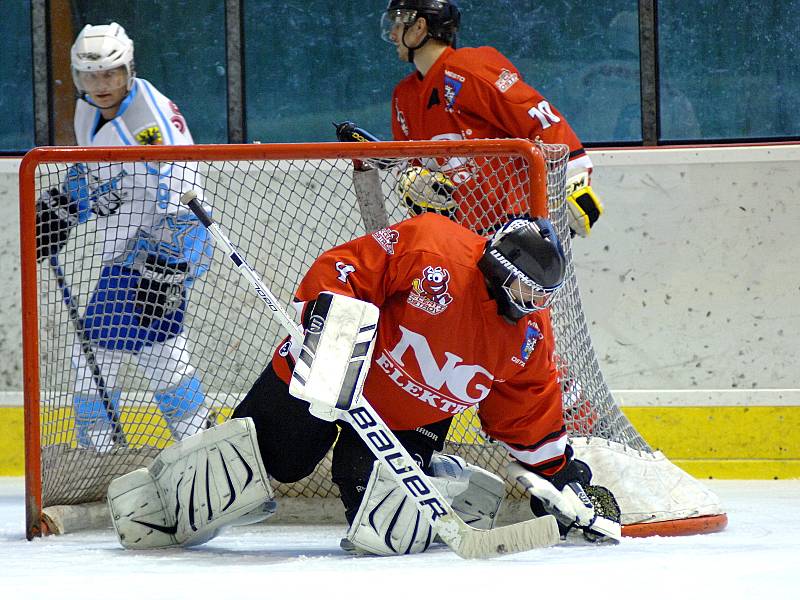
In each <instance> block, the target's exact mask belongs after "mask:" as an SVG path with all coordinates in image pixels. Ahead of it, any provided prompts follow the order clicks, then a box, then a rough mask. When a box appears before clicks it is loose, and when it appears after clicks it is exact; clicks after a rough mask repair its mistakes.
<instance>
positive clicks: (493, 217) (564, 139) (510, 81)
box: [391, 46, 592, 230]
mask: <svg viewBox="0 0 800 600" xmlns="http://www.w3.org/2000/svg"><path fill="white" fill-rule="evenodd" d="M391 109H392V134H393V136H394V139H396V140H460V139H483V138H522V139H529V140H535V139H536V138H539V139H541V140H542V141H543V142H545V143H549V144H566V145H567V146H568V147H569V151H570V162H569V167H568V170H569V171H570V172H575V171H580V170H590V171H591V168H592V163H591V160H590V159H589V157H588V156H587V154H586V151H585V150H584V148H583V145H582V144H581V141H580V140H579V139H578V136H577V135H575V132H574V131H573V130H572V127H570V125H569V124H568V123H567V120H566V119H565V118H564V117H563V115H561V113H560V112H559V111H558V110H557V109H556V108H555V107H553V106H552V105H550V103H549V102H548V101H547V100H546V99H545V98H544V97H543V96H542V95H541V94H540V93H539V92H537V91H536V90H535V89H533V88H532V87H531V86H529V85H528V84H526V83H525V82H524V81H522V78H521V76H520V74H519V71H517V69H516V67H514V65H513V64H512V63H511V62H510V61H509V60H508V59H507V58H506V57H505V56H503V55H502V54H500V52H498V51H497V50H495V49H494V48H491V47H488V46H484V47H481V48H460V49H458V50H455V49H453V48H447V49H445V51H444V52H443V53H442V55H441V56H440V57H439V58H438V59H437V61H436V62H435V63H434V64H433V66H432V67H431V68H430V70H429V71H428V72H427V73H426V74H425V76H424V77H423V76H421V74H420V73H419V72H418V71H415V72H414V73H412V74H411V75H409V76H408V77H406V78H405V79H403V80H402V81H401V82H400V83H399V84H398V85H397V87H396V88H395V90H394V94H393V95H392V108H391ZM499 165H500V163H499V161H497V160H494V159H493V160H488V159H484V161H483V163H482V164H481V163H479V164H472V165H457V164H451V165H439V166H440V167H441V170H442V171H444V172H448V171H450V172H451V173H452V172H457V171H459V168H461V169H462V170H463V171H465V174H464V175H463V176H462V177H463V180H462V178H460V177H458V176H457V177H452V176H451V178H452V179H454V182H455V183H456V184H457V185H458V187H457V193H458V194H459V195H460V196H462V198H457V200H459V204H460V206H462V207H463V209H462V211H461V212H462V213H463V214H461V215H458V216H457V218H458V220H459V221H461V222H465V223H466V224H468V225H470V226H471V227H473V228H475V229H479V230H480V229H487V228H489V227H491V226H492V225H494V224H496V222H497V221H498V220H500V217H502V216H504V215H503V214H492V213H497V212H499V213H505V214H519V213H520V211H522V212H528V207H527V206H526V204H527V197H526V196H525V194H526V193H527V191H526V190H524V189H523V188H525V187H526V183H525V180H524V178H522V179H520V177H519V176H518V175H514V174H513V173H512V174H511V178H509V176H508V175H505V176H503V177H500V176H498V177H494V178H492V179H494V180H495V181H498V180H499V181H500V182H501V186H502V187H503V189H495V190H493V191H491V190H488V189H486V187H487V184H486V181H487V179H488V178H489V177H488V175H489V174H490V173H492V172H493V171H496V170H497V167H498V166H499ZM505 169H506V170H509V169H508V166H507V165H506V167H505ZM470 171H471V174H472V177H471V178H469V179H467V177H468V175H469V174H470ZM503 182H504V183H503ZM496 186H497V184H495V187H496ZM475 188H479V190H475ZM487 193H488V194H489V196H488V197H487ZM500 195H503V197H502V198H500V197H499V196H500ZM492 196H494V197H492ZM492 206H494V208H492ZM498 206H499V207H503V208H502V210H500V211H498V209H497V207H498ZM520 206H521V208H520ZM530 208H531V209H532V212H534V213H541V212H542V211H541V210H535V208H534V207H530ZM537 216H547V215H546V214H538V215H537Z"/></svg>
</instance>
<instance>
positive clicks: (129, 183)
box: [75, 78, 203, 262]
mask: <svg viewBox="0 0 800 600" xmlns="http://www.w3.org/2000/svg"><path fill="white" fill-rule="evenodd" d="M101 121H102V116H101V114H100V109H98V108H96V107H94V106H92V105H91V104H89V103H88V102H86V101H85V100H82V99H81V100H78V103H77V105H76V107H75V137H76V139H77V141H78V145H79V146H135V145H188V144H193V143H194V140H193V139H192V134H191V133H190V131H189V127H188V126H187V125H186V121H185V119H184V118H183V115H182V114H181V112H180V110H179V109H178V107H177V106H176V105H175V103H174V102H172V101H171V100H170V99H169V98H167V97H166V96H164V95H163V94H162V93H161V92H159V91H158V90H157V89H156V88H155V87H154V86H153V85H152V84H151V83H150V82H148V81H146V80H144V79H140V78H135V79H134V80H133V85H132V87H131V91H130V92H129V93H128V95H127V96H126V97H125V99H124V100H123V101H122V104H121V105H120V109H119V112H118V113H117V116H116V117H115V118H114V119H112V120H111V121H107V122H105V123H103V124H102V125H100V123H101ZM98 125H100V126H99V127H98ZM87 168H88V187H89V190H90V192H89V194H90V196H91V198H90V204H91V208H92V210H93V212H94V213H95V214H97V215H98V217H100V218H102V219H103V220H104V221H105V222H104V223H102V224H98V225H99V226H98V233H99V235H100V236H101V241H102V245H103V248H102V253H103V262H110V261H112V260H114V259H115V258H118V257H119V256H120V255H122V254H123V253H124V252H125V251H126V248H128V242H129V240H133V239H135V238H137V237H141V236H142V235H143V234H150V233H151V230H153V229H162V228H163V221H164V216H165V215H169V214H176V213H178V212H181V213H185V212H187V209H186V208H185V207H183V206H182V205H181V204H180V202H179V198H180V196H181V195H182V194H183V193H185V192H187V191H189V190H195V191H196V192H197V194H198V196H199V197H200V198H201V200H202V197H203V186H202V184H203V181H202V177H201V176H200V174H199V173H198V172H197V164H196V163H112V164H109V163H92V164H88V165H87ZM152 233H153V234H154V237H156V238H160V237H161V235H159V232H156V231H152Z"/></svg>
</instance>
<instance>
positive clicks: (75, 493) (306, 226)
mask: <svg viewBox="0 0 800 600" xmlns="http://www.w3.org/2000/svg"><path fill="white" fill-rule="evenodd" d="M567 159H568V153H567V149H566V147H565V146H553V145H544V144H532V143H530V142H528V141H526V140H474V141H457V142H454V141H436V142H430V141H429V142H381V143H369V142H365V143H308V144H248V145H197V146H146V147H127V148H37V149H34V150H32V151H31V152H29V153H28V154H27V155H26V156H25V157H24V159H23V161H22V163H21V166H20V228H21V231H20V235H21V278H22V320H23V340H22V346H23V361H24V375H23V377H24V396H25V461H26V495H25V497H26V531H27V536H28V538H29V539H30V538H32V537H34V536H37V535H42V534H46V533H49V532H51V531H52V532H60V531H63V530H65V529H70V528H71V527H73V525H71V523H74V522H77V523H83V524H85V523H87V522H89V521H92V520H93V519H94V516H90V515H97V516H99V517H100V518H106V519H107V511H105V508H104V505H103V504H97V503H98V502H102V501H103V499H104V495H105V489H106V487H107V485H108V483H109V482H110V481H111V480H112V479H113V478H114V477H117V476H119V475H122V474H124V473H126V472H128V471H130V470H133V469H135V468H139V467H141V466H145V465H147V464H148V463H149V462H150V461H151V460H152V458H153V457H154V456H155V454H157V453H158V451H160V449H162V448H163V447H165V446H166V445H168V444H170V443H171V442H172V440H173V439H175V436H176V435H181V432H179V431H174V427H173V428H170V427H169V426H168V423H166V421H165V415H164V412H163V406H161V405H159V404H158V403H157V402H155V401H154V397H156V395H157V394H158V393H159V391H160V390H164V389H171V388H170V385H173V383H174V382H172V383H171V382H170V381H169V378H170V376H172V375H174V374H171V373H168V372H166V371H164V370H158V369H156V370H153V368H152V366H151V364H150V363H148V362H147V361H145V360H144V359H143V358H142V355H143V354H145V352H139V354H136V352H122V351H118V350H115V348H118V346H113V345H108V343H107V341H101V342H98V341H97V339H95V342H96V343H99V344H100V346H101V347H99V348H98V351H97V353H98V358H97V362H98V369H99V371H100V372H101V373H102V374H103V377H104V378H105V381H106V385H107V387H108V388H109V390H110V392H109V394H108V395H109V396H110V397H112V399H113V402H115V403H117V406H118V410H119V415H120V416H119V425H120V427H121V429H122V431H123V432H124V440H125V443H124V444H121V443H120V444H115V445H114V446H111V447H108V448H102V449H100V450H98V449H97V448H93V447H88V446H86V444H85V443H84V442H85V440H83V439H79V436H78V434H77V425H76V421H77V417H76V406H75V397H76V394H77V391H78V390H81V389H83V388H81V387H80V386H81V385H82V384H81V376H80V375H79V373H80V372H81V371H80V364H81V361H82V360H84V359H83V358H81V353H80V344H78V343H77V342H76V338H77V337H78V333H76V324H75V323H74V322H73V321H74V320H75V319H72V321H71V320H70V316H69V314H68V313H69V311H67V309H66V308H65V306H64V298H63V293H61V292H62V291H63V290H60V289H59V282H58V281H56V280H55V279H56V278H54V277H53V274H52V272H51V270H50V269H49V266H48V262H47V261H43V262H42V263H38V262H37V260H36V246H37V242H36V235H37V231H36V214H35V204H36V201H37V199H38V198H39V197H40V196H41V195H42V194H43V193H46V192H47V191H48V190H50V189H51V188H59V187H60V186H61V183H62V182H63V181H64V178H65V175H66V173H67V169H68V168H69V167H70V166H71V165H74V164H84V165H86V166H87V174H88V185H89V188H90V191H91V192H92V193H91V194H90V196H91V201H92V202H95V205H94V206H95V210H94V212H95V213H96V214H95V215H93V216H92V218H89V219H82V220H81V222H80V223H79V224H78V225H77V226H75V228H74V230H73V231H72V232H71V235H70V237H69V239H68V241H67V243H66V245H65V246H64V247H63V249H61V251H60V252H59V259H60V265H61V266H62V267H63V271H64V274H65V277H64V280H63V281H65V282H66V285H69V286H71V287H70V293H71V294H72V297H73V298H74V299H75V304H76V306H77V307H78V309H79V311H82V312H81V314H82V315H84V314H85V311H86V310H87V306H89V305H92V306H94V305H95V304H96V303H97V302H98V300H97V298H98V295H97V286H98V285H99V284H98V280H99V278H100V274H101V272H103V269H105V268H108V266H109V264H116V263H118V260H117V259H115V257H114V256H113V255H114V252H116V251H118V249H119V248H120V247H122V248H123V249H124V247H125V244H124V243H122V244H121V245H120V246H117V247H116V250H114V245H113V243H112V242H113V240H112V241H111V242H110V241H109V240H111V237H113V236H112V234H110V233H109V231H110V230H109V225H113V226H114V227H116V229H114V232H118V231H121V230H122V228H125V227H127V228H128V229H127V230H126V231H128V234H129V235H134V234H135V232H136V229H137V227H138V226H139V225H141V224H148V223H149V224H152V223H153V221H154V219H155V218H156V216H157V215H154V214H153V213H152V211H150V212H147V210H146V209H144V208H143V207H145V206H147V204H146V203H144V202H141V200H142V198H146V197H149V198H156V199H158V201H159V202H162V204H163V207H162V208H164V207H168V206H169V207H172V208H166V209H165V210H167V211H168V212H169V211H172V212H175V211H178V210H179V208H178V206H179V205H178V197H179V196H180V195H181V194H182V193H183V192H185V191H188V190H189V189H193V190H195V191H197V192H198V195H199V196H200V200H201V201H202V202H203V203H204V205H205V206H207V207H208V209H209V210H211V212H212V214H213V217H214V219H215V220H217V221H219V222H220V223H221V224H223V225H224V226H225V228H226V230H227V231H229V232H230V234H231V237H232V239H235V240H236V244H237V246H238V247H239V248H240V250H241V252H242V254H243V255H244V256H245V257H246V258H247V260H248V262H250V264H252V265H253V267H254V268H255V269H256V271H257V272H259V273H260V274H262V276H263V277H264V279H265V281H267V282H269V284H270V286H271V289H274V290H275V292H276V296H277V297H278V298H279V300H281V302H283V303H284V305H288V304H289V302H290V301H291V299H292V294H293V292H294V290H295V288H296V286H297V284H298V282H299V280H300V278H301V277H302V275H303V274H304V272H305V271H306V270H307V269H308V267H309V266H310V265H311V263H312V262H313V260H314V259H315V258H316V257H317V256H318V255H319V254H320V253H321V252H322V251H323V250H326V249H328V248H330V247H332V246H334V245H336V244H339V243H342V242H344V241H347V240H349V239H352V238H354V237H356V236H358V235H363V234H365V233H368V232H372V231H374V230H376V229H380V228H381V227H384V226H385V225H386V224H391V223H396V222H398V221H400V220H402V219H404V218H408V210H407V207H406V206H405V205H404V204H403V201H402V199H401V198H400V194H399V192H398V182H399V181H400V180H401V177H400V176H401V174H402V173H403V172H404V171H405V170H406V169H407V168H409V167H410V166H420V167H424V168H427V169H428V170H430V171H439V172H441V173H442V174H444V175H445V176H446V177H447V178H449V179H450V180H451V181H452V183H453V186H454V192H453V197H454V201H455V204H456V206H457V207H456V208H455V209H454V210H453V211H452V213H451V216H452V218H454V219H455V220H457V221H459V222H461V223H462V224H463V225H464V226H466V227H469V228H471V229H473V230H475V231H477V232H479V233H481V234H483V235H488V234H489V233H490V232H491V231H492V230H493V228H494V227H495V226H496V225H497V224H498V223H500V222H502V220H503V219H505V218H506V217H507V216H509V215H514V214H533V215H536V216H544V215H548V214H549V216H550V218H551V220H553V222H554V224H555V226H556V228H557V229H558V231H559V234H560V235H561V239H562V241H563V242H564V246H565V252H566V254H567V258H568V269H567V277H566V283H565V286H564V291H563V292H562V293H561V294H560V297H559V298H558V300H557V301H556V303H555V306H554V307H553V309H552V318H553V328H554V333H555V335H556V354H557V356H556V361H557V365H558V367H559V371H560V377H561V386H562V395H563V406H564V416H565V422H566V424H567V429H568V431H569V433H570V436H571V438H572V440H573V446H574V448H575V450H576V453H577V455H578V456H579V457H581V458H583V459H585V460H587V462H589V464H590V465H591V466H592V468H593V471H594V473H595V479H596V481H597V482H598V483H599V484H600V485H606V486H607V487H609V488H610V489H612V490H613V491H614V492H615V493H616V494H617V496H618V499H619V501H620V505H621V508H622V511H623V525H624V527H623V533H625V534H627V535H654V534H661V535H670V534H671V535H675V534H684V533H701V532H707V531H715V530H719V529H721V528H723V527H724V526H725V523H726V517H725V515H724V513H723V511H722V509H721V507H720V505H719V501H718V499H717V498H716V497H715V496H714V495H713V494H712V493H711V492H710V491H709V490H707V489H706V488H705V486H703V485H702V484H701V483H700V482H697V481H696V480H694V479H693V478H691V477H690V476H689V475H687V474H686V473H684V472H683V471H681V470H680V469H678V468H677V467H676V466H675V465H673V464H672V463H670V462H669V461H668V460H667V459H666V458H665V457H664V456H663V455H661V454H660V453H659V452H656V451H654V450H653V449H652V448H651V447H650V446H649V445H648V444H647V442H646V441H645V440H644V439H643V438H642V437H641V435H639V433H638V432H637V431H636V430H635V428H634V427H633V426H632V425H631V423H630V422H629V421H628V420H627V418H626V417H625V415H624V414H623V413H622V411H621V410H620V409H619V406H618V405H617V403H616V402H615V400H614V398H613V396H612V394H611V392H610V390H609V389H608V386H607V385H606V383H605V380H604V378H603V376H602V372H601V370H600V366H599V364H598V361H597V358H596V355H595V353H594V350H593V348H592V345H591V339H590V337H589V332H588V327H587V325H586V319H585V317H584V314H583V309H582V305H581V299H580V293H579V290H578V284H577V280H576V278H575V272H574V266H573V264H572V253H571V245H570V243H571V242H570V236H569V231H568V225H567V218H566V210H565V201H564V190H565V182H566V163H567ZM109 182H116V183H109ZM104 186H105V187H104ZM115 186H116V187H115ZM109 190H115V191H116V193H117V194H118V195H117V196H114V199H115V200H114V202H108V201H107V199H106V200H103V198H104V196H103V194H107V193H108V192H109ZM137 211H138V212H137ZM143 211H144V212H143ZM98 215H99V216H98ZM114 235H117V236H118V237H124V236H121V234H118V233H115V234H114ZM123 241H124V240H123ZM109 247H111V248H112V251H109ZM219 252H220V250H218V249H215V250H214V256H213V257H212V258H211V260H210V263H209V264H208V265H207V266H206V267H205V268H206V269H207V271H206V272H203V273H202V274H200V275H198V277H197V279H196V280H195V281H194V283H193V285H192V286H191V289H189V291H188V292H186V297H185V304H184V305H182V307H183V310H184V311H185V316H184V317H183V324H182V328H181V331H180V335H179V336H178V337H180V338H181V339H182V341H181V345H180V348H179V351H180V357H181V358H180V361H179V362H180V364H181V367H180V368H181V369H183V370H184V371H186V373H189V374H190V375H191V377H192V380H196V381H197V394H200V395H201V396H202V401H203V404H204V405H205V406H207V407H208V409H209V414H211V415H213V417H214V418H215V419H218V420H223V419H226V418H228V417H229V416H230V414H231V412H232V410H233V408H234V407H235V406H236V404H237V403H238V402H239V401H240V400H241V399H242V397H243V396H244V394H245V393H246V392H247V390H248V389H249V387H250V385H251V384H252V383H253V382H254V381H255V379H256V378H257V377H258V375H259V374H260V372H261V370H262V369H263V367H264V366H265V365H266V363H267V362H268V361H269V360H270V358H271V354H272V351H273V349H274V347H275V346H276V344H277V342H278V341H279V340H280V338H281V337H282V336H283V334H282V331H281V329H280V326H279V324H278V323H275V322H273V321H274V320H273V319H272V317H271V315H270V314H267V312H268V311H264V310H263V308H262V307H261V306H260V304H259V302H258V299H257V298H253V297H252V295H251V294H250V293H249V290H248V289H247V286H246V282H242V281H241V278H239V277H238V276H237V274H236V273H233V272H232V269H231V268H230V267H229V265H228V264H227V262H226V261H225V259H224V257H222V256H220V255H218V253H219ZM115 260H116V262H115ZM61 285H63V282H62V283H61ZM231 298H235V299H236V302H235V303H234V302H231V301H230V299H231ZM232 304H235V305H237V306H240V307H241V309H240V310H236V311H233V310H232V308H231V305H232ZM145 310H146V307H145ZM78 325H81V324H80V323H79V324H78ZM90 333H91V332H90ZM106 334H108V332H106ZM87 335H88V334H87ZM104 339H105V338H104ZM173 345H174V344H173ZM173 351H174V348H173ZM154 373H155V374H154ZM159 378H161V379H159ZM89 385H90V387H91V383H90V384H89ZM115 408H116V407H115ZM185 433H186V432H185ZM446 451H449V452H455V453H457V454H460V455H462V456H463V457H464V458H465V459H466V460H468V461H470V462H473V463H476V464H479V465H481V466H483V467H484V468H487V469H489V470H491V471H493V472H496V473H498V474H501V475H503V474H504V469H503V467H504V464H505V462H506V461H507V453H506V452H504V451H503V449H502V448H501V447H500V446H499V445H497V444H494V443H493V442H491V440H488V439H486V438H485V437H484V436H483V434H482V432H481V431H480V427H479V423H478V421H477V416H476V415H475V413H474V412H473V411H467V412H465V413H464V414H462V415H459V416H458V418H456V419H454V423H453V425H452V427H451V430H450V433H449V435H448V440H447V444H446ZM507 489H508V499H507V500H508V504H509V506H513V505H515V503H516V505H517V506H521V505H524V504H526V502H525V501H524V491H523V490H521V488H518V487H514V486H513V485H512V484H511V483H509V484H508V488H507ZM276 492H277V493H278V495H279V498H278V506H279V511H280V510H281V506H282V505H284V506H291V505H298V506H299V505H306V504H308V505H311V506H319V505H321V504H323V503H325V502H331V501H337V500H336V497H337V495H338V491H337V490H336V488H335V486H333V485H332V483H331V482H330V460H329V457H328V458H326V460H324V461H323V462H322V463H321V464H320V466H319V467H318V468H317V470H316V471H315V472H314V473H313V474H312V475H311V476H309V477H308V478H306V479H304V480H302V481H301V482H298V483H296V484H291V485H284V484H280V485H277V486H276ZM520 510H522V509H520ZM311 511H312V512H314V511H315V509H311ZM315 512H317V513H319V512H320V511H319V510H316V511H315ZM321 512H325V511H324V510H323V511H321ZM340 512H341V511H340ZM512 512H513V511H512ZM279 514H280V513H279ZM509 514H511V513H509ZM520 514H521V513H520ZM526 516H527V515H526ZM509 518H512V517H509Z"/></svg>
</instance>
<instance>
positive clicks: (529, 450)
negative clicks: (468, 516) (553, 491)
mask: <svg viewBox="0 0 800 600" xmlns="http://www.w3.org/2000/svg"><path fill="white" fill-rule="evenodd" d="M485 243H486V240H485V239H484V238H482V237H480V236H478V235H477V234H475V233H473V232H471V231H469V230H467V229H464V228H463V227H461V226H460V225H457V224H455V223H453V222H452V221H450V220H448V219H447V218H445V217H442V216H439V215H435V214H425V215H422V216H419V217H416V218H413V219H409V220H407V221H403V222H402V223H400V224H398V225H395V226H392V227H390V228H387V229H381V230H379V231H376V232H375V233H373V234H371V235H366V236H363V237H360V238H357V239H355V240H353V241H351V242H348V243H345V244H342V245H341V246H338V247H336V248H333V249H331V250H328V251H327V252H325V253H323V254H322V255H321V256H320V257H319V258H318V259H317V260H316V261H315V262H314V264H313V265H312V266H311V268H310V269H309V271H308V273H307V274H306V276H305V277H304V278H303V281H302V282H301V284H300V287H299V290H298V292H297V301H298V302H308V301H311V300H314V299H315V298H316V297H317V296H318V295H319V293H320V292H322V291H331V292H335V293H337V294H343V295H347V296H351V297H354V298H358V299H360V300H364V301H368V302H372V303H373V304H375V305H377V306H378V308H379V309H380V319H379V322H378V334H377V340H376V343H375V350H374V354H373V358H372V364H371V366H370V371H369V374H368V376H367V380H366V383H365V386H364V395H365V396H366V398H367V399H368V400H369V402H370V403H371V404H372V406H374V407H375V409H376V410H377V411H378V413H379V414H380V415H381V416H382V417H383V419H384V420H385V421H386V423H387V425H388V426H389V427H390V428H391V429H393V430H409V429H415V428H416V427H420V426H423V425H427V424H430V423H434V422H437V421H442V420H444V419H447V418H448V417H452V416H454V415H458V414H460V413H462V412H464V411H465V410H466V409H468V408H470V407H471V406H474V405H478V415H479V417H480V420H481V424H482V426H483V429H484V431H485V432H486V433H487V434H488V435H489V436H491V437H492V438H494V439H496V440H498V441H500V442H502V443H504V444H505V445H506V446H507V448H508V449H509V451H510V452H511V454H512V455H513V456H514V458H516V459H518V460H520V461H521V462H523V463H526V464H528V465H531V466H533V467H535V468H536V469H537V470H539V471H541V472H543V473H544V474H551V473H553V472H555V471H557V470H558V469H559V468H561V466H562V465H563V461H564V450H565V445H566V439H567V437H566V429H565V427H564V422H563V418H562V412H561V390H560V386H559V383H558V381H557V374H556V369H555V366H554V364H553V360H552V354H553V349H554V341H553V334H552V330H551V326H550V320H549V315H548V313H547V312H546V311H539V312H535V313H532V314H530V315H528V316H527V317H526V318H523V319H522V320H520V321H519V322H517V323H516V324H511V323H510V322H508V321H506V320H505V319H504V318H502V317H501V316H499V315H498V314H497V304H496V303H495V301H494V300H493V299H492V298H491V297H490V295H489V292H488V290H487V287H486V284H485V282H484V278H483V274H482V273H481V271H480V270H479V269H478V267H477V262H478V260H479V258H480V257H481V255H482V253H483V249H484V245H485ZM281 348H283V350H282V349H281ZM281 348H279V349H278V351H276V353H275V356H274V359H273V366H274V368H275V371H276V373H277V374H278V375H279V376H280V377H281V379H283V380H284V381H286V382H288V380H289V376H290V374H291V368H292V366H293V360H292V359H291V355H288V353H287V352H286V351H285V346H281Z"/></svg>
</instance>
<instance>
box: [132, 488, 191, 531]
mask: <svg viewBox="0 0 800 600" xmlns="http://www.w3.org/2000/svg"><path fill="white" fill-rule="evenodd" d="M181 481H183V478H181V479H180V480H179V481H178V485H177V486H175V525H166V526H164V525H156V524H155V523H148V522H147V521H139V520H137V519H131V521H133V522H134V523H138V524H139V525H143V526H144V527H150V528H151V529H155V530H156V531H160V532H161V533H166V534H167V535H175V534H176V533H178V513H179V512H180V510H181V500H180V498H179V497H178V490H179V489H180V487H181Z"/></svg>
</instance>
